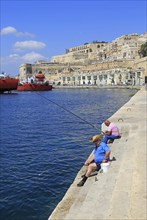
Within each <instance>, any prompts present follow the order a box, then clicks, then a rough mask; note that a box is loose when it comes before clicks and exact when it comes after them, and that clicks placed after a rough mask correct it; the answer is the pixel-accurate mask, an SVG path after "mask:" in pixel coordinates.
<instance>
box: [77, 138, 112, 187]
mask: <svg viewBox="0 0 147 220" xmlns="http://www.w3.org/2000/svg"><path fill="white" fill-rule="evenodd" d="M102 137H103V135H95V136H93V137H92V138H91V139H90V142H93V143H94V144H95V148H94V150H93V152H92V154H91V156H90V157H89V158H88V159H87V160H86V162H85V165H86V166H88V169H87V171H86V174H85V175H84V176H83V178H82V180H81V181H80V182H79V183H78V184H77V186H79V187H80V186H83V185H84V183H85V182H86V180H87V178H88V177H89V176H90V175H91V173H92V172H93V170H95V169H97V170H100V167H101V166H100V164H101V163H106V162H107V161H108V160H109V156H110V148H109V147H108V146H107V144H106V143H104V142H101V139H102Z"/></svg>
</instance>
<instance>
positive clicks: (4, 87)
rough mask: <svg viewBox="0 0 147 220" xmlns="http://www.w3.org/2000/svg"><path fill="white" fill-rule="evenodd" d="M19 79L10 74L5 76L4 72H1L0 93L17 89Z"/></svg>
mask: <svg viewBox="0 0 147 220" xmlns="http://www.w3.org/2000/svg"><path fill="white" fill-rule="evenodd" d="M17 86H18V79H15V78H13V77H10V76H5V74H4V73H2V74H0V93H4V92H11V91H12V90H17Z"/></svg>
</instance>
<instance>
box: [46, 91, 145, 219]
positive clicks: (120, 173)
mask: <svg viewBox="0 0 147 220" xmlns="http://www.w3.org/2000/svg"><path fill="white" fill-rule="evenodd" d="M146 94H147V92H146V91H142V90H140V91H139V92H138V93H137V94H136V95H135V96H134V97H132V98H131V100H130V101H129V102H128V103H126V104H125V105H124V106H123V107H122V108H120V109H119V110H118V111H117V112H116V113H115V114H114V115H112V117H111V118H110V121H113V122H115V123H117V125H118V127H119V128H120V130H121V134H122V138H121V139H118V140H115V142H114V143H113V144H110V145H109V146H110V149H111V158H112V157H113V156H114V157H115V158H116V161H112V162H111V164H110V167H109V168H108V172H107V173H98V175H97V176H93V177H89V178H88V179H87V181H86V183H85V185H84V186H83V187H77V183H78V182H79V181H80V180H81V175H82V174H84V173H85V170H86V167H85V166H83V167H82V169H81V170H80V171H79V173H78V174H77V176H76V178H75V181H74V182H73V184H72V185H71V186H70V188H69V190H68V191H67V193H66V194H65V196H64V198H63V199H62V201H61V202H60V203H59V204H58V206H57V207H56V209H55V210H54V211H53V213H52V214H51V216H50V217H49V220H59V219H60V220H83V219H85V220H109V219H111V220H146V214H147V213H146V205H147V202H146V199H147V197H146V172H147V170H146V165H147V164H146V161H147V156H146V121H147V114H146V113H147V111H146V110H147V109H146ZM96 177H97V181H95V180H96Z"/></svg>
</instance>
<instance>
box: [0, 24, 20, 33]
mask: <svg viewBox="0 0 147 220" xmlns="http://www.w3.org/2000/svg"><path fill="white" fill-rule="evenodd" d="M15 33H17V31H16V29H15V28H14V27H11V26H8V27H5V28H2V29H1V35H7V34H15Z"/></svg>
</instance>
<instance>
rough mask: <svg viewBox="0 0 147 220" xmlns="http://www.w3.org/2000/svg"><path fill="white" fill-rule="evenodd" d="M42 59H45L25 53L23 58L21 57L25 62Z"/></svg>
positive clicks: (35, 54) (37, 54) (36, 54)
mask: <svg viewBox="0 0 147 220" xmlns="http://www.w3.org/2000/svg"><path fill="white" fill-rule="evenodd" d="M44 58H45V57H44V56H42V55H41V54H39V53H35V52H31V53H27V54H25V55H24V56H22V59H23V60H24V61H25V62H35V61H37V60H40V59H44Z"/></svg>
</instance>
